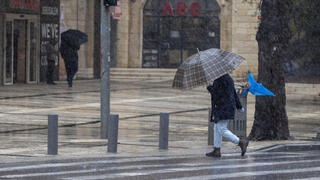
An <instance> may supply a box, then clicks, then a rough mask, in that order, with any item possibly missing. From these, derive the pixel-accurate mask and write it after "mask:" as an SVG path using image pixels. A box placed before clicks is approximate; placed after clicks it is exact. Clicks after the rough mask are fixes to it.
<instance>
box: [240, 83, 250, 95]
mask: <svg viewBox="0 0 320 180" xmlns="http://www.w3.org/2000/svg"><path fill="white" fill-rule="evenodd" d="M250 88H251V84H250V83H249V82H247V83H245V84H244V89H248V90H249V89H250ZM245 92H246V91H245V90H244V91H242V96H244V94H245Z"/></svg>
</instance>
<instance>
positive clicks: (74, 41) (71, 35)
mask: <svg viewBox="0 0 320 180" xmlns="http://www.w3.org/2000/svg"><path fill="white" fill-rule="evenodd" d="M61 41H62V43H67V44H69V45H70V46H72V47H74V48H76V49H79V48H80V45H81V44H83V43H85V42H88V35H87V34H86V33H84V32H81V31H79V30H77V29H69V30H67V31H65V32H63V33H62V34H61Z"/></svg>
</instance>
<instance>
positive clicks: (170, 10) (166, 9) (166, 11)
mask: <svg viewBox="0 0 320 180" xmlns="http://www.w3.org/2000/svg"><path fill="white" fill-rule="evenodd" d="M174 6H175V7H176V9H175V11H174ZM161 13H162V15H163V16H167V15H169V16H174V15H177V16H186V15H188V14H191V15H193V16H199V15H200V14H201V5H200V3H199V2H192V3H191V4H190V6H188V4H187V3H186V2H184V1H179V2H177V3H176V4H172V3H171V2H164V4H163V9H162V11H161Z"/></svg>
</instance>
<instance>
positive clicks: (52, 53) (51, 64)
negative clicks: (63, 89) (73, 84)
mask: <svg viewBox="0 0 320 180" xmlns="http://www.w3.org/2000/svg"><path fill="white" fill-rule="evenodd" d="M56 44H57V42H56V40H55V39H50V41H49V42H48V43H47V44H46V50H47V62H48V66H47V84H50V85H56V83H55V82H54V81H53V72H54V69H55V64H56V61H55V59H56V57H57V50H56V48H55V46H56Z"/></svg>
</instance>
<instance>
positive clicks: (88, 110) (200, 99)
mask: <svg viewBox="0 0 320 180" xmlns="http://www.w3.org/2000/svg"><path fill="white" fill-rule="evenodd" d="M171 82H172V81H171V80H155V79H150V80H123V79H119V80H112V81H111V112H112V113H117V114H119V118H120V119H119V138H118V140H119V144H118V153H117V154H113V153H107V140H105V139H100V122H99V119H100V82H99V81H98V80H79V81H75V84H74V87H73V88H68V87H67V84H66V83H65V82H63V81H62V82H58V85H56V86H49V85H46V84H39V85H25V84H18V85H14V86H1V88H0V143H1V147H0V163H5V162H17V161H32V160H35V159H37V160H39V159H59V158H71V157H81V156H99V155H104V156H105V155H106V156H112V157H122V156H137V155H145V154H148V155H150V156H152V155H163V154H165V155H181V154H184V155H186V154H201V155H203V154H205V152H207V151H209V150H211V147H210V146H208V145H207V130H208V127H207V125H208V122H207V121H208V120H207V119H208V107H210V96H209V94H208V93H207V91H206V88H205V87H199V88H196V89H192V90H188V91H180V90H176V89H172V88H171ZM319 89H320V85H318V84H305V85H301V84H287V113H288V117H289V126H290V132H291V135H292V136H294V137H295V140H290V141H263V142H250V146H249V149H248V151H249V152H254V151H256V150H258V149H261V148H265V147H269V146H273V145H277V144H285V143H317V142H319V141H317V140H314V139H313V138H314V137H315V136H316V134H317V132H319V131H320V121H319V120H320V101H319V92H320V91H319ZM254 102H255V98H254V96H252V95H249V96H248V104H247V126H248V128H247V134H249V132H250V130H251V126H252V123H253V116H254ZM160 112H169V113H170V120H169V121H170V124H169V150H168V151H163V150H159V149H158V135H159V129H158V128H159V113H160ZM49 113H56V114H58V115H59V149H58V154H59V155H58V156H48V155H47V115H48V114H49ZM223 143H224V144H223V148H222V153H224V154H226V153H239V152H240V150H239V148H238V147H236V146H234V145H233V144H231V143H230V142H223Z"/></svg>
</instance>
